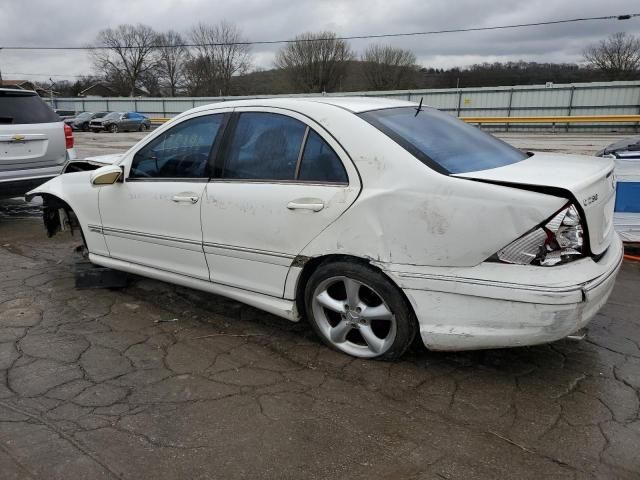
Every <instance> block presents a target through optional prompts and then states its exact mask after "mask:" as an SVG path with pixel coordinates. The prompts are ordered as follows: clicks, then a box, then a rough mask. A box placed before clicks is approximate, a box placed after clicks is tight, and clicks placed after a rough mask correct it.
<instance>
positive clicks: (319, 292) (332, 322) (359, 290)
mask: <svg viewBox="0 0 640 480" xmlns="http://www.w3.org/2000/svg"><path fill="white" fill-rule="evenodd" d="M305 307H306V313H307V317H308V319H309V321H310V323H311V325H312V327H313V329H314V330H315V332H316V333H317V334H318V335H319V336H320V338H321V339H322V340H323V341H324V342H325V343H326V344H327V345H329V346H331V347H332V348H335V349H336V350H340V351H342V352H344V353H347V354H349V355H352V356H354V357H360V358H378V359H383V360H391V359H395V358H398V357H400V356H401V355H402V354H403V353H404V352H405V351H406V350H407V348H408V347H409V345H411V343H412V342H413V339H414V338H415V335H416V332H417V330H418V328H417V321H416V319H415V316H414V314H413V311H412V310H411V308H410V307H409V305H408V304H407V301H406V300H405V298H404V296H403V295H402V293H401V291H400V290H399V289H398V287H396V286H395V285H394V284H393V283H392V282H391V281H390V280H389V279H388V278H387V277H386V276H384V275H383V274H382V273H381V272H380V271H378V270H375V269H373V268H371V267H369V266H367V265H363V264H360V263H356V262H350V261H341V262H335V263H328V264H325V265H321V266H320V267H318V269H317V270H316V271H315V272H314V273H313V274H312V275H311V277H310V278H309V282H308V283H307V286H306V288H305Z"/></svg>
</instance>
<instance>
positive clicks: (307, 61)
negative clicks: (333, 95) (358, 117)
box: [275, 32, 353, 92]
mask: <svg viewBox="0 0 640 480" xmlns="http://www.w3.org/2000/svg"><path fill="white" fill-rule="evenodd" d="M352 59H353V54H352V53H351V48H350V47H349V44H348V43H347V42H346V41H344V40H340V39H338V38H336V34H335V33H333V32H317V33H303V34H302V35H299V36H297V37H296V38H295V39H294V40H293V41H292V42H290V43H287V45H286V46H285V47H283V48H282V49H281V50H280V51H279V52H278V53H277V55H276V62H275V65H276V67H277V68H279V69H281V70H283V71H284V72H285V74H286V75H287V77H288V78H289V81H290V82H291V84H292V85H293V86H294V87H295V88H296V89H299V90H301V91H303V92H326V91H332V90H336V88H337V87H338V86H339V85H340V81H341V80H342V78H343V77H344V75H345V72H346V67H347V65H348V62H349V61H350V60H352Z"/></svg>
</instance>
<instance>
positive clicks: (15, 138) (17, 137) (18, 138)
mask: <svg viewBox="0 0 640 480" xmlns="http://www.w3.org/2000/svg"><path fill="white" fill-rule="evenodd" d="M25 138H27V137H25V136H24V135H14V136H13V137H12V138H11V141H12V142H23V141H24V139H25Z"/></svg>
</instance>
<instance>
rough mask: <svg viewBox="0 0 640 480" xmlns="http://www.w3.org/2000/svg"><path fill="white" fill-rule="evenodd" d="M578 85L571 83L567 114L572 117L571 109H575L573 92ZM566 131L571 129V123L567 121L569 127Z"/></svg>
mask: <svg viewBox="0 0 640 480" xmlns="http://www.w3.org/2000/svg"><path fill="white" fill-rule="evenodd" d="M575 90H576V87H575V85H571V91H570V93H569V106H568V107H567V116H568V117H570V116H571V110H573V92H575ZM565 131H567V132H568V131H569V124H568V123H567V127H566V130H565Z"/></svg>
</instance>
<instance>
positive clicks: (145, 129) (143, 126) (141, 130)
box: [138, 123, 147, 132]
mask: <svg viewBox="0 0 640 480" xmlns="http://www.w3.org/2000/svg"><path fill="white" fill-rule="evenodd" d="M138 131H139V132H146V131H147V126H146V125H145V124H144V123H141V124H140V128H139V129H138Z"/></svg>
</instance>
